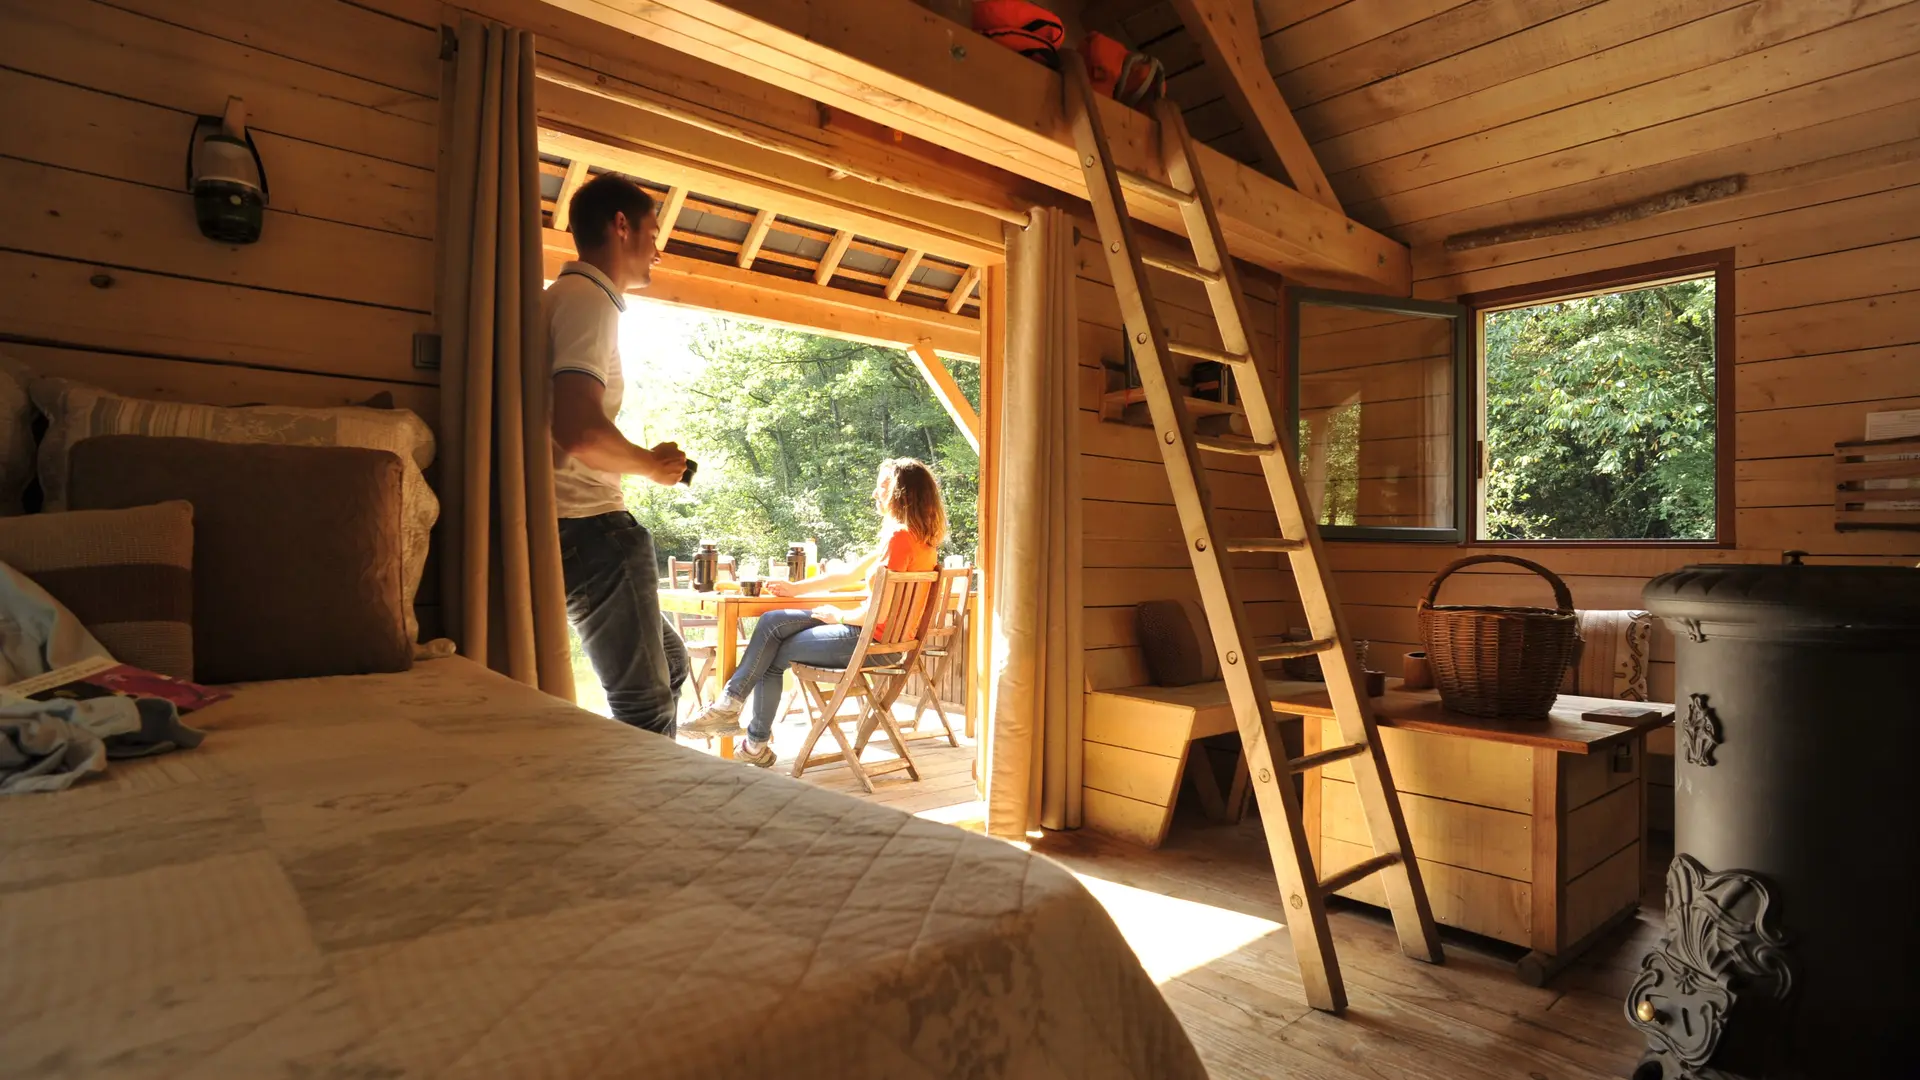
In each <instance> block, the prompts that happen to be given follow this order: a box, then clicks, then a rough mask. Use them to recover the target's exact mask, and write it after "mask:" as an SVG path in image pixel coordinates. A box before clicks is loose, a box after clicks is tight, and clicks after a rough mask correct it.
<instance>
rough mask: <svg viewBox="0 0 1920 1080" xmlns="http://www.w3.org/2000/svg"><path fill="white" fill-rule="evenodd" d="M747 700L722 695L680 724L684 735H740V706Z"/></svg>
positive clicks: (681, 732)
mask: <svg viewBox="0 0 1920 1080" xmlns="http://www.w3.org/2000/svg"><path fill="white" fill-rule="evenodd" d="M744 704H745V702H742V701H739V700H737V699H735V698H730V697H727V696H726V695H724V694H723V695H721V697H720V700H718V701H715V702H713V703H712V704H710V705H708V706H706V707H705V708H703V709H701V710H700V711H699V712H696V713H694V714H693V715H692V716H689V717H687V721H686V723H684V724H681V725H680V734H682V735H738V734H740V707H741V706H742V705H744Z"/></svg>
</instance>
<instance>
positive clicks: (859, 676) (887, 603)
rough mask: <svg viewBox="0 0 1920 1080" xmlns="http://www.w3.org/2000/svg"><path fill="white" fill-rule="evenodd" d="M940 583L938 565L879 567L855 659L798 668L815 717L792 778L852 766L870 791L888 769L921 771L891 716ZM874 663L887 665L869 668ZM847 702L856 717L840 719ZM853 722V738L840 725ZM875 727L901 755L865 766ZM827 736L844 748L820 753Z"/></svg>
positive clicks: (920, 645) (795, 667)
mask: <svg viewBox="0 0 1920 1080" xmlns="http://www.w3.org/2000/svg"><path fill="white" fill-rule="evenodd" d="M940 580H941V576H940V573H939V572H938V571H934V570H929V571H927V572H925V573H904V572H903V573H891V572H888V571H886V570H881V571H880V574H879V576H878V577H877V578H876V579H875V581H874V589H873V598H872V600H871V601H870V602H869V603H868V606H867V616H866V625H865V626H864V627H863V628H862V629H861V631H860V641H859V643H858V644H856V645H855V646H854V649H853V658H852V659H851V660H848V661H847V666H846V667H844V668H840V669H838V670H835V669H833V668H822V667H813V666H811V665H807V664H794V665H793V666H792V669H791V670H792V671H793V676H794V678H795V679H796V680H797V681H798V682H799V683H800V692H801V694H802V695H803V696H804V697H805V699H806V702H807V712H808V714H809V715H810V717H811V719H812V727H811V729H810V730H809V731H808V732H807V741H806V743H805V744H803V745H802V746H801V747H800V753H799V755H798V756H797V757H795V758H794V760H793V775H795V776H799V775H800V774H801V773H803V772H805V771H807V770H808V769H811V768H813V767H815V766H818V765H827V764H831V763H833V762H836V761H838V762H844V763H845V764H846V766H847V768H848V769H849V770H850V771H851V772H852V773H853V775H854V778H855V779H856V780H859V781H860V786H861V787H863V788H865V789H866V790H867V791H872V790H873V779H872V778H873V777H875V776H879V775H882V774H885V773H890V772H899V771H901V770H905V771H906V773H907V775H908V776H910V777H912V778H913V779H915V780H918V779H920V770H919V769H918V768H917V767H915V765H914V763H913V756H912V755H911V754H909V753H907V740H906V739H905V738H903V737H902V736H901V734H900V725H899V724H898V723H896V722H895V721H894V719H893V703H894V701H895V699H897V698H899V696H900V692H901V691H902V690H904V689H905V688H906V685H907V677H908V676H909V675H910V674H912V673H913V671H914V668H915V665H916V664H918V663H919V660H920V650H921V649H922V648H923V647H924V646H925V643H926V637H927V627H928V625H929V624H931V623H932V622H933V616H934V613H935V611H936V610H937V609H938V607H939V605H938V604H937V603H936V602H935V598H934V589H935V588H936V587H937V586H938V585H939V583H940ZM875 660H880V661H884V662H883V663H881V664H877V665H875V666H872V667H869V666H868V664H869V663H870V662H871V661H875ZM849 701H853V702H856V703H857V706H858V707H857V708H856V710H855V711H854V712H852V713H851V714H849V715H847V716H841V715H840V710H841V707H842V706H844V705H845V704H846V703H847V702H849ZM849 721H852V722H854V723H855V724H856V730H855V731H854V733H853V738H852V739H851V740H849V739H848V737H847V733H846V732H845V731H842V730H841V725H842V724H843V723H847V722H849ZM876 728H877V729H879V730H881V731H884V732H885V733H886V736H887V741H888V742H889V743H891V744H892V745H893V751H894V753H896V754H898V755H899V759H898V760H896V761H885V762H881V763H879V764H877V765H863V764H862V763H861V761H860V755H861V753H862V751H864V750H865V749H866V746H867V740H868V739H870V738H872V737H873V733H874V730H875V729H876ZM826 733H831V734H832V735H833V741H834V742H836V743H839V744H840V750H839V752H837V753H829V754H818V755H816V754H814V752H813V747H814V744H816V743H818V742H819V741H820V736H821V735H823V734H826Z"/></svg>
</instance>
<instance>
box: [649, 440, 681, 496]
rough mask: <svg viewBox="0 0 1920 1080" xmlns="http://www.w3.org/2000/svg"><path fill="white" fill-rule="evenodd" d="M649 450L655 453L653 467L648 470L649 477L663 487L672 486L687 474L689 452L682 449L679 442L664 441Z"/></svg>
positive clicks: (650, 452)
mask: <svg viewBox="0 0 1920 1080" xmlns="http://www.w3.org/2000/svg"><path fill="white" fill-rule="evenodd" d="M647 452H648V453H649V454H652V455H653V468H652V469H650V470H648V472H647V474H646V476H647V479H649V480H651V481H653V482H654V483H656V484H659V485H661V486H662V487H672V486H673V485H675V484H677V483H679V482H680V478H681V477H682V476H684V475H686V472H687V452H686V451H685V450H682V449H680V444H679V443H671V442H663V443H661V444H660V445H658V446H656V447H654V448H653V449H652V450H649V451H647Z"/></svg>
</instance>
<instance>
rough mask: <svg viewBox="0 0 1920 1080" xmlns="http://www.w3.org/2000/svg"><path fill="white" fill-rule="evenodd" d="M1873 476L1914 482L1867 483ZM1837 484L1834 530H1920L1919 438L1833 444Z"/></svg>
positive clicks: (1873, 478) (1861, 440)
mask: <svg viewBox="0 0 1920 1080" xmlns="http://www.w3.org/2000/svg"><path fill="white" fill-rule="evenodd" d="M1871 480H1909V481H1914V482H1915V483H1914V485H1913V486H1910V487H1905V488H1868V487H1867V486H1866V485H1867V482H1868V481H1871ZM1833 485H1834V496H1833V527H1834V528H1835V529H1837V530H1839V531H1841V532H1847V531H1851V530H1854V529H1913V530H1920V438H1916V437H1909V438H1901V439H1854V440H1852V441H1849V442H1840V443H1834V444H1833ZM1889 504H1906V505H1904V506H1903V505H1889Z"/></svg>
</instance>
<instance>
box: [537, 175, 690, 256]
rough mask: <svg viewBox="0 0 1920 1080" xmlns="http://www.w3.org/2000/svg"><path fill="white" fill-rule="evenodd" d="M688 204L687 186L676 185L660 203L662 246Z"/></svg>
mask: <svg viewBox="0 0 1920 1080" xmlns="http://www.w3.org/2000/svg"><path fill="white" fill-rule="evenodd" d="M686 206H687V189H686V188H684V187H678V186H676V187H671V188H668V189H667V197H666V200H665V201H664V202H662V203H661V204H660V213H659V214H658V215H656V216H657V217H658V218H659V219H660V246H661V247H663V248H664V247H666V246H667V239H668V238H669V237H671V236H672V235H673V227H674V226H675V225H678V224H679V223H680V211H682V210H684V209H686ZM556 220H557V219H556Z"/></svg>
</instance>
